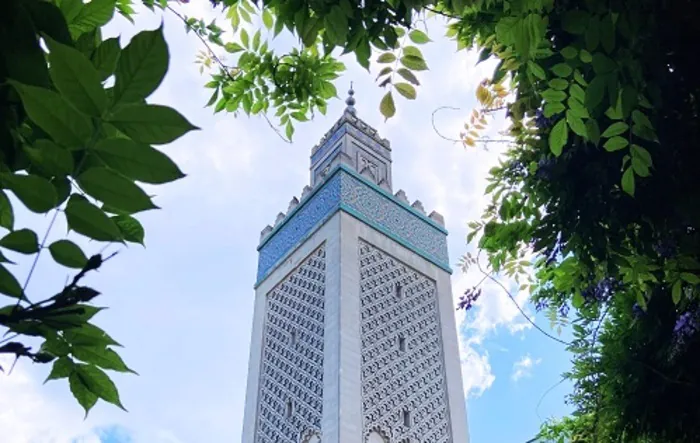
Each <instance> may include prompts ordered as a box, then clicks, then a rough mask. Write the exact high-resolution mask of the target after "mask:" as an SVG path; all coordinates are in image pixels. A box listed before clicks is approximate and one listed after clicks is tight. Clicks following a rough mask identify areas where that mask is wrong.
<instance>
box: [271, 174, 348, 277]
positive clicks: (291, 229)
mask: <svg viewBox="0 0 700 443" xmlns="http://www.w3.org/2000/svg"><path fill="white" fill-rule="evenodd" d="M339 206H340V175H339V174H335V175H334V176H333V177H331V178H330V179H329V180H328V181H327V182H326V183H325V184H324V185H323V188H322V189H320V190H319V191H318V192H316V193H315V194H314V195H313V196H311V197H310V200H309V201H307V202H305V204H304V206H302V207H301V208H299V210H297V211H296V212H294V214H293V215H291V218H290V219H289V220H287V221H286V223H285V224H284V226H282V227H281V229H280V230H279V231H278V232H273V233H272V234H270V235H271V237H270V239H269V240H268V241H267V242H266V243H265V244H264V245H263V247H262V248H261V249H260V255H259V257H258V281H261V280H262V278H263V277H265V276H266V275H267V274H268V273H269V272H270V271H271V270H272V268H273V266H275V265H276V264H277V263H278V262H279V261H280V260H281V259H282V258H283V257H284V256H285V255H286V254H287V253H288V252H290V251H291V250H292V249H294V248H295V247H296V246H297V245H298V244H299V243H300V242H301V240H303V239H304V238H305V237H306V236H307V235H309V234H310V233H311V232H312V230H313V229H314V228H315V227H316V226H317V225H318V224H319V223H320V222H321V221H323V220H324V219H325V218H326V216H328V215H330V214H332V213H333V212H335V211H336V210H337V209H338V207H339Z"/></svg>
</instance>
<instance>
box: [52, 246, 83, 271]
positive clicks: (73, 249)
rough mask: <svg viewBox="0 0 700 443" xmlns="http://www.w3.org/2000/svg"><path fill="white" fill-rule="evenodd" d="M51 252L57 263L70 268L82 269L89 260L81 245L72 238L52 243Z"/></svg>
mask: <svg viewBox="0 0 700 443" xmlns="http://www.w3.org/2000/svg"><path fill="white" fill-rule="evenodd" d="M49 252H51V257H53V259H54V261H55V262H56V263H58V264H60V265H63V266H66V267H69V268H75V269H82V268H83V267H85V264H86V263H87V261H88V259H87V257H86V256H85V254H84V253H83V251H82V249H80V246H78V245H76V244H75V243H73V242H72V241H70V240H65V239H64V240H57V241H55V242H53V243H51V245H50V246H49Z"/></svg>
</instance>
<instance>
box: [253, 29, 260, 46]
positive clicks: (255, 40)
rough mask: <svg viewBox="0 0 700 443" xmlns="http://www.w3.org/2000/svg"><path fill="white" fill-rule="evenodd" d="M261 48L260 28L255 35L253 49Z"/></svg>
mask: <svg viewBox="0 0 700 443" xmlns="http://www.w3.org/2000/svg"><path fill="white" fill-rule="evenodd" d="M259 48H260V30H259V29H258V30H257V31H256V32H255V34H254V35H253V50H255V51H257V50H258V49H259Z"/></svg>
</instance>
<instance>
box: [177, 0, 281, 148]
mask: <svg viewBox="0 0 700 443" xmlns="http://www.w3.org/2000/svg"><path fill="white" fill-rule="evenodd" d="M166 8H167V9H168V11H170V12H172V13H173V14H175V16H177V17H178V18H179V19H180V20H182V22H183V23H184V24H185V26H187V28H188V29H190V30H192V31H194V33H195V34H196V35H197V38H199V41H201V42H202V44H203V45H204V47H206V48H207V51H209V54H211V57H212V59H214V61H215V62H216V64H218V65H219V67H220V68H221V71H223V72H225V73H226V76H227V77H228V78H229V80H231V81H235V80H236V78H235V77H234V76H233V75H231V71H230V69H231V68H230V67H229V66H227V65H225V64H224V62H223V61H221V59H220V58H219V57H218V56H217V55H216V53H215V52H214V51H213V50H212V48H211V46H209V42H207V41H206V40H205V39H204V37H202V36H201V35H200V34H199V32H197V30H196V29H194V28H192V26H190V24H189V23H187V19H186V18H185V17H184V16H183V15H182V14H180V13H179V12H177V11H176V10H174V9H173V8H172V7H171V6H169V5H168V6H166ZM261 115H262V116H263V118H264V119H265V120H266V121H267V124H268V125H270V128H272V130H273V131H275V134H277V136H278V137H279V138H281V139H282V140H283V141H284V142H285V143H289V144H291V143H292V141H291V140H289V139H288V138H287V137H285V136H284V135H282V133H281V132H280V130H279V129H277V128H276V127H275V125H273V124H272V122H271V121H270V119H269V118H268V116H267V114H261Z"/></svg>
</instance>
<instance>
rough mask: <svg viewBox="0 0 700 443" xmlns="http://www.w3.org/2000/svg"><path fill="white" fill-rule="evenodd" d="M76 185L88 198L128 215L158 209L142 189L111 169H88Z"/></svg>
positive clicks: (79, 177) (99, 167)
mask: <svg viewBox="0 0 700 443" xmlns="http://www.w3.org/2000/svg"><path fill="white" fill-rule="evenodd" d="M78 183H79V184H80V187H81V188H82V189H83V190H84V191H85V192H87V193H88V194H89V195H90V196H92V197H94V198H96V199H98V200H100V201H102V202H104V203H105V204H107V205H109V206H112V207H114V208H117V209H121V210H123V211H126V212H129V213H134V212H139V211H145V210H148V209H157V208H158V207H157V206H156V205H154V204H153V202H152V201H151V198H150V197H149V196H148V195H147V194H146V193H145V192H144V191H143V189H141V188H140V187H139V186H138V185H136V184H134V182H133V181H131V180H129V179H128V178H125V177H124V176H122V175H120V174H119V173H117V172H115V171H113V170H112V169H108V168H105V167H101V166H98V167H93V168H90V169H88V170H87V171H85V172H83V173H82V174H80V176H78Z"/></svg>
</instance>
